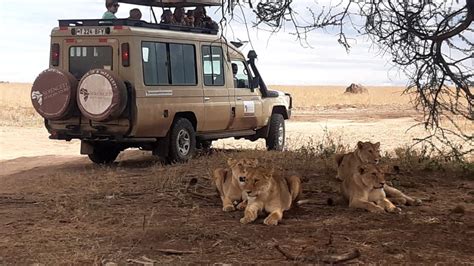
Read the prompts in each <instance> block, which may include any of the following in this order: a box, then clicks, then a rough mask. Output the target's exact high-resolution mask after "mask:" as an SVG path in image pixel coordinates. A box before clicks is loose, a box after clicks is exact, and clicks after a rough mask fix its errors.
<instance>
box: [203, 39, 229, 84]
mask: <svg viewBox="0 0 474 266" xmlns="http://www.w3.org/2000/svg"><path fill="white" fill-rule="evenodd" d="M202 65H203V70H204V71H203V73H204V85H207V86H223V85H224V84H225V82H224V80H225V79H224V56H223V53H222V47H219V46H210V45H204V46H202Z"/></svg>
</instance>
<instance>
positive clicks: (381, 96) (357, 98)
mask: <svg viewBox="0 0 474 266" xmlns="http://www.w3.org/2000/svg"><path fill="white" fill-rule="evenodd" d="M270 87H271V88H272V89H276V90H281V91H285V92H289V93H291V95H292V96H293V100H294V105H295V107H296V108H303V109H308V108H313V107H329V106H354V107H369V106H380V105H387V106H405V107H411V106H412V105H411V104H410V96H409V95H402V92H403V90H404V89H405V88H404V87H367V89H368V91H369V93H364V94H345V93H344V91H345V87H344V86H279V85H275V86H270Z"/></svg>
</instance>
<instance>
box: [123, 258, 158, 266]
mask: <svg viewBox="0 0 474 266" xmlns="http://www.w3.org/2000/svg"><path fill="white" fill-rule="evenodd" d="M127 262H128V263H136V264H141V265H145V266H153V264H154V263H153V262H151V261H142V260H135V259H128V260H127Z"/></svg>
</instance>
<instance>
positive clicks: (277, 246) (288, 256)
mask: <svg viewBox="0 0 474 266" xmlns="http://www.w3.org/2000/svg"><path fill="white" fill-rule="evenodd" d="M273 247H275V248H276V250H278V252H280V253H281V254H282V255H283V256H285V258H286V259H287V260H296V257H295V256H293V255H291V254H289V253H287V252H286V251H284V250H283V249H281V247H280V245H278V244H275V245H274V246H273Z"/></svg>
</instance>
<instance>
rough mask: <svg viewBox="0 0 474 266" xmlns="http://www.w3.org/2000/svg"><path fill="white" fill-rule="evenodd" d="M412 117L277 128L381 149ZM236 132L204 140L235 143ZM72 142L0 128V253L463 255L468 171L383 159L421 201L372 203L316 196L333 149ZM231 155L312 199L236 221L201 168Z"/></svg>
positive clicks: (427, 258)
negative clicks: (175, 150) (156, 152)
mask: <svg viewBox="0 0 474 266" xmlns="http://www.w3.org/2000/svg"><path fill="white" fill-rule="evenodd" d="M412 123H414V120H413V118H410V117H404V118H394V119H382V120H380V119H376V118H371V119H369V120H367V119H358V118H357V119H352V120H347V121H346V120H344V121H342V120H337V119H326V120H324V121H313V122H302V121H300V119H298V118H296V119H295V121H293V122H290V123H288V128H287V130H288V135H289V139H290V142H291V141H294V139H298V138H299V139H300V140H302V141H303V140H304V139H305V138H320V137H321V136H322V135H323V133H324V132H325V130H326V128H327V129H328V130H329V131H330V132H342V139H343V141H344V142H346V143H347V144H353V143H355V141H357V140H358V139H370V140H378V141H381V142H382V146H383V147H384V148H385V149H390V147H396V146H400V143H404V141H405V140H409V139H410V138H411V137H410V136H406V135H404V134H403V132H404V131H405V129H406V128H408V127H409V126H410V125H411V124H412ZM334 134H335V133H334ZM236 143H237V142H234V141H230V140H224V141H219V142H217V143H216V145H215V146H218V147H219V146H220V147H226V148H228V147H230V146H235V145H242V144H236ZM295 143H296V141H294V143H293V144H294V145H296V144H295ZM78 145H79V144H78V142H71V143H66V142H55V141H50V140H48V139H47V134H46V131H45V130H44V129H39V128H38V129H37V128H1V129H0V149H1V159H2V161H0V264H2V265H3V264H33V263H41V264H59V263H67V264H93V263H95V264H101V263H102V264H105V263H107V262H115V263H119V264H126V263H127V262H128V263H134V262H135V263H136V262H138V261H141V262H142V264H144V263H146V262H148V263H149V262H150V261H152V262H155V263H157V264H170V263H173V264H181V263H271V264H275V263H283V262H291V261H298V262H307V263H318V262H319V263H323V262H325V263H331V262H332V263H334V262H339V261H341V255H344V254H347V253H349V254H356V253H354V252H355V250H357V251H358V252H359V254H360V256H355V257H356V258H353V259H352V260H350V262H356V263H357V262H358V263H369V262H371V263H374V262H375V263H384V264H393V263H426V264H433V263H436V262H444V263H448V264H460V263H463V262H464V263H467V262H470V263H472V261H474V257H473V255H472V254H474V250H473V242H472V240H473V239H474V181H473V179H472V176H470V175H469V173H466V172H463V171H451V170H449V169H442V168H439V169H437V168H433V167H432V166H429V165H428V166H427V167H428V168H419V167H409V165H404V164H403V162H396V161H394V162H391V163H401V164H400V167H401V169H402V171H401V173H400V174H398V175H396V176H394V177H393V182H394V183H395V184H397V186H398V187H399V188H400V189H402V190H403V191H404V192H406V193H407V194H409V195H412V196H414V197H418V198H421V199H422V200H423V205H422V206H416V207H406V206H402V208H403V210H402V213H401V214H398V215H395V214H371V213H367V212H365V211H361V210H353V209H349V208H347V207H345V206H327V204H326V200H327V199H328V198H330V197H331V198H333V197H336V196H337V191H338V186H339V184H338V183H337V182H336V181H335V180H334V176H335V169H334V163H333V161H332V158H325V157H320V156H316V155H312V154H300V153H295V152H285V153H273V152H265V151H246V152H239V151H226V150H222V149H214V150H213V152H212V154H211V155H203V156H200V157H198V158H196V159H195V160H192V161H191V162H190V163H188V164H183V165H165V166H163V165H161V164H160V163H158V162H157V160H156V158H154V157H153V156H151V155H150V154H149V153H148V152H142V151H138V150H132V151H127V152H125V153H123V154H122V155H120V158H119V160H118V161H119V162H118V163H116V164H114V165H112V166H108V167H104V166H96V165H93V164H91V163H90V162H89V161H88V159H87V158H85V157H82V156H79V155H78V153H79V152H78V150H79V146H78ZM244 145H250V144H248V143H247V144H244ZM242 156H245V157H252V158H259V159H260V161H261V163H262V164H267V165H272V166H276V167H277V168H279V169H281V170H282V171H283V172H287V171H292V172H296V173H298V174H299V175H301V176H302V177H303V187H304V197H305V198H307V199H311V200H312V203H311V204H307V205H303V206H301V207H298V208H295V209H293V210H290V211H288V212H286V213H285V215H284V219H283V221H282V223H281V224H280V225H278V226H276V227H269V226H265V225H263V224H262V222H263V218H264V217H261V218H259V219H258V220H257V221H256V222H255V223H253V224H250V225H241V224H240V223H239V219H240V217H241V216H242V213H241V212H231V213H224V212H222V210H221V204H220V199H219V198H218V197H217V195H216V194H215V190H214V189H213V187H212V186H211V184H210V180H209V172H210V171H211V169H214V168H216V167H222V166H224V165H225V161H226V159H227V158H228V157H242ZM196 181H197V183H196V184H194V183H195V182H196ZM190 184H193V185H190ZM276 244H278V245H279V247H280V248H281V250H283V251H284V252H286V253H287V257H285V256H284V255H283V254H282V253H281V252H280V251H278V250H277V249H276V248H275V245H276ZM288 254H290V255H288ZM291 256H293V257H294V258H291ZM343 257H344V256H343Z"/></svg>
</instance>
